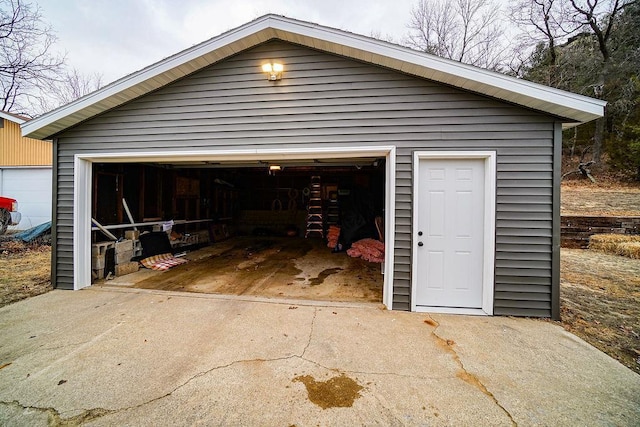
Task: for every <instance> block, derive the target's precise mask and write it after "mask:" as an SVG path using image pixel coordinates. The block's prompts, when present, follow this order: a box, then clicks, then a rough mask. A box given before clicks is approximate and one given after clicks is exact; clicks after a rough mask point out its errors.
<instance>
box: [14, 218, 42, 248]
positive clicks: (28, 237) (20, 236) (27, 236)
mask: <svg viewBox="0 0 640 427" xmlns="http://www.w3.org/2000/svg"><path fill="white" fill-rule="evenodd" d="M49 230H51V221H49V222H45V223H44V224H40V225H36V226H35V227H33V228H30V229H28V230H24V231H21V232H20V233H16V234H14V235H13V238H14V239H16V240H22V241H23V242H25V243H29V242H31V241H33V240H35V239H37V238H38V237H40V236H42V235H44V234H47V233H49V232H50V231H49Z"/></svg>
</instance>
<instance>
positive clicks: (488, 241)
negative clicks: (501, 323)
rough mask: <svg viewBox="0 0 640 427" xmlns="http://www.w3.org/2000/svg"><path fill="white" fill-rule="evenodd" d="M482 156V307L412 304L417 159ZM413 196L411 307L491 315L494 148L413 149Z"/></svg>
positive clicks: (415, 290) (492, 291)
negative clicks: (471, 149)
mask: <svg viewBox="0 0 640 427" xmlns="http://www.w3.org/2000/svg"><path fill="white" fill-rule="evenodd" d="M438 159H442V160H445V159H446V160H463V159H483V160H484V244H483V251H484V253H483V258H484V259H483V263H482V265H483V272H482V308H481V309H468V308H452V307H436V306H423V305H420V306H418V305H417V304H416V293H417V286H418V283H416V278H417V274H416V273H417V271H418V256H417V254H418V252H417V251H418V239H417V238H416V236H415V235H414V233H415V232H416V230H417V227H418V216H419V214H420V213H419V212H418V197H419V194H420V182H419V179H418V177H419V168H420V160H438ZM412 178H413V197H412V211H413V215H412V223H411V230H412V231H411V311H420V312H432V313H451V314H475V315H485V316H491V315H493V304H494V281H495V241H496V237H495V236H496V152H495V151H415V152H414V153H413V175H412Z"/></svg>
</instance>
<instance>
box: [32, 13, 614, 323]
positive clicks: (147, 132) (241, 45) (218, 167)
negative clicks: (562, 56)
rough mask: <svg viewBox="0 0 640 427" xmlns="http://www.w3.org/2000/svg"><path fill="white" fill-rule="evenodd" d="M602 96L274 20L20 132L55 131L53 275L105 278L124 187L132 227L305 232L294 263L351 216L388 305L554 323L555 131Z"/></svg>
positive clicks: (282, 236)
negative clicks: (372, 246) (373, 246)
mask: <svg viewBox="0 0 640 427" xmlns="http://www.w3.org/2000/svg"><path fill="white" fill-rule="evenodd" d="M603 109H604V103H603V102H602V101H599V100H595V99H591V98H586V97H583V96H579V95H576V94H572V93H567V92H563V91H560V90H556V89H552V88H548V87H544V86H540V85H536V84H533V83H530V82H526V81H522V80H518V79H514V78H510V77H507V76H504V75H502V74H498V73H493V72H489V71H486V70H482V69H478V68H475V67H472V66H467V65H464V64H460V63H457V62H453V61H449V60H445V59H442V58H438V57H435V56H432V55H428V54H425V53H422V52H416V51H413V50H410V49H407V48H403V47H400V46H397V45H393V44H390V43H386V42H383V41H379V40H375V39H371V38H368V37H364V36H359V35H355V34H351V33H347V32H343V31H340V30H336V29H332V28H327V27H322V26H319V25H315V24H311V23H307V22H301V21H296V20H292V19H288V18H284V17H280V16H274V15H267V16H264V17H262V18H259V19H257V20H255V21H252V22H250V23H248V24H246V25H244V26H242V27H239V28H236V29H234V30H231V31H229V32H227V33H224V34H222V35H220V36H218V37H215V38H213V39H211V40H209V41H206V42H204V43H202V44H200V45H197V46H194V47H192V48H190V49H187V50H185V51H183V52H180V53H178V54H176V55H174V56H172V57H169V58H167V59H165V60H163V61H161V62H159V63H156V64H154V65H151V66H149V67H148V68H145V69H143V70H141V71H139V72H137V73H134V74H131V75H129V76H126V77H124V78H122V79H120V80H118V81H116V82H114V83H112V84H110V85H108V86H106V87H105V88H103V89H100V90H98V91H96V92H94V93H92V94H90V95H88V96H86V97H84V98H81V99H79V100H77V101H75V102H73V103H71V104H68V105H66V106H63V107H61V108H59V109H57V110H54V111H52V112H50V113H48V114H46V115H44V116H42V117H39V118H37V119H35V120H32V121H30V122H28V123H26V124H24V125H23V134H24V135H25V136H29V137H32V138H39V139H53V144H54V145H53V146H54V166H53V170H54V189H55V190H54V195H53V198H54V203H53V204H54V220H53V222H54V226H53V232H54V236H53V238H54V242H55V245H54V246H55V248H54V252H53V273H52V274H53V281H54V283H55V286H56V287H58V288H62V289H81V288H84V287H86V286H90V285H91V284H92V275H91V255H92V254H91V250H92V243H93V244H95V243H96V242H97V241H99V240H100V239H102V238H103V236H102V234H101V233H100V232H98V231H96V230H95V229H92V228H95V227H92V222H93V225H96V224H95V221H97V222H98V223H100V224H101V225H103V226H105V227H107V228H109V227H111V228H110V230H111V232H112V233H114V234H115V237H120V235H121V234H122V233H123V230H124V229H125V228H126V223H127V222H128V219H127V218H128V215H127V214H126V208H125V206H124V203H123V201H122V200H123V199H124V200H127V202H126V205H127V207H128V208H129V211H130V212H131V214H132V217H133V218H135V221H136V222H138V221H140V222H142V223H144V224H145V225H151V223H154V224H155V225H156V226H159V225H160V224H163V223H164V222H166V221H167V220H174V223H173V226H174V227H175V229H176V230H177V231H179V233H180V235H181V236H182V238H184V237H185V236H187V237H189V236H191V235H202V233H205V234H206V233H208V234H209V237H210V241H212V242H213V243H212V244H211V246H210V247H212V248H214V247H216V246H218V245H221V244H222V242H227V243H225V244H228V245H231V247H233V244H230V243H228V242H233V241H234V239H238V238H243V237H244V238H257V237H268V238H269V239H268V240H269V241H271V242H276V245H280V246H278V247H279V248H280V247H281V248H284V247H285V246H287V245H289V246H291V245H293V246H296V245H298V246H296V247H297V248H298V250H299V253H300V257H302V256H303V255H304V253H307V252H309V251H313V250H319V249H318V248H320V247H321V246H322V247H324V248H326V250H327V251H329V252H330V251H331V250H332V249H336V248H335V247H333V248H328V247H327V245H326V240H327V238H328V237H330V234H331V233H332V232H335V230H336V229H335V228H333V229H332V228H331V227H332V226H334V227H339V228H341V231H340V241H343V240H346V239H347V238H346V236H347V235H348V234H349V233H347V232H346V231H345V230H351V232H350V233H351V235H350V236H349V239H348V240H349V241H348V242H347V243H348V244H351V243H352V241H355V240H356V238H360V237H368V238H371V239H373V240H375V241H379V242H384V246H385V247H384V256H383V258H382V259H379V260H378V261H383V262H381V263H373V265H374V266H375V268H369V269H367V272H366V274H365V275H364V276H363V274H361V273H356V274H353V275H352V276H351V279H345V280H346V281H345V283H343V284H342V285H344V286H345V287H348V286H350V283H351V282H350V280H352V281H354V283H355V281H356V279H357V277H358V276H359V277H361V278H362V277H367V278H368V279H367V281H369V282H370V283H376V285H375V286H379V289H378V290H377V291H376V292H378V293H377V294H375V295H378V297H376V298H379V302H381V303H383V304H384V305H385V306H386V307H387V308H389V309H394V310H414V311H433V312H448V313H466V314H485V315H494V314H495V315H517V316H540V317H553V318H558V317H559V256H560V255H559V240H560V239H559V237H560V236H559V224H560V223H559V221H560V216H559V208H560V206H559V205H560V203H559V202H560V187H559V185H560V157H561V143H562V136H561V131H562V128H563V125H564V126H567V127H568V126H575V125H578V124H580V123H584V122H587V121H590V120H593V119H596V118H598V117H600V116H601V115H602V114H603ZM332 204H337V208H335V209H334V210H333V211H332V210H331V209H332V206H334V205H332ZM334 207H335V206H334ZM316 209H317V210H316ZM315 213H320V216H319V217H315V216H314V214H315ZM92 218H93V219H94V220H95V221H92ZM102 223H104V224H102ZM123 224H124V225H123ZM353 224H357V225H358V226H357V227H356V226H354V225H353ZM119 227H120V228H119ZM141 227H143V226H141ZM316 227H317V228H316ZM129 229H130V226H129ZM314 229H316V230H317V231H314ZM332 230H333V231H332ZM353 230H358V232H357V233H356V231H353ZM287 239H294V240H287ZM283 242H284V243H283ZM290 242H298V243H295V244H294V243H290ZM305 242H306V243H305ZM309 242H313V243H309ZM305 245H306V246H305ZM330 246H331V244H330ZM301 247H307V249H304V250H301V249H300V248H301ZM205 249H206V248H205ZM339 249H341V248H338V252H340V250H339ZM278 250H280V249H278ZM305 251H307V252H305ZM218 255H219V254H218ZM335 255H336V256H337V257H341V256H346V255H345V254H344V253H337V254H335ZM214 258H215V257H212V258H207V259H209V261H210V262H211V263H212V264H215V262H219V258H215V259H214ZM290 258H292V259H293V258H296V256H292V257H290ZM335 260H336V261H335V262H337V263H338V262H342V263H344V262H345V261H344V258H335ZM338 260H341V261H338ZM209 261H207V262H209ZM327 262H329V263H330V262H332V261H327ZM364 262H366V260H365V261H364ZM203 263H204V261H203ZM303 264H304V263H303ZM307 264H308V265H307V267H305V266H304V265H302V264H300V263H299V264H297V267H296V269H297V270H296V273H295V274H294V276H295V275H296V274H297V276H296V277H295V278H294V279H291V280H289V279H286V278H282V280H283V281H288V282H287V283H285V284H283V285H282V288H283V289H284V290H283V291H282V292H278V295H282V296H284V297H287V296H296V294H295V292H292V293H291V294H288V293H287V291H286V287H287V286H288V287H289V288H291V289H293V288H294V287H295V279H296V278H297V279H300V277H302V278H303V279H304V280H307V282H308V281H309V280H310V279H309V278H310V277H311V276H312V275H306V276H305V275H304V274H305V273H304V270H305V268H310V269H312V268H313V265H311V264H312V263H311V264H309V263H307ZM187 265H189V264H187ZM191 265H193V266H195V265H196V263H195V262H194V263H192V264H191ZM341 265H343V266H344V265H346V264H341ZM187 268H189V267H187V266H178V267H176V268H175V269H174V270H172V271H179V269H187ZM256 268H257V267H256ZM336 268H337V267H336ZM340 268H341V269H342V268H343V267H340ZM349 268H351V267H349ZM349 268H346V267H345V269H346V270H348V269H349ZM276 270H277V271H278V272H277V273H273V274H271V273H270V274H269V277H271V279H273V278H274V277H280V276H277V275H278V274H280V273H281V272H282V268H279V269H276ZM328 270H331V269H330V268H329V269H328ZM164 274H166V273H162V274H161V275H160V276H159V277H160V278H159V279H158V280H160V281H162V280H164V279H161V278H162V277H169V276H162V275H164ZM203 274H204V273H203ZM213 274H214V275H215V273H213ZM327 274H328V273H327ZM375 274H377V277H373V276H374V275H375ZM218 275H221V273H220V271H218ZM301 275H302V276H301ZM208 277H212V276H208ZM192 279H193V280H197V279H198V277H196V276H193V277H192ZM266 280H267V277H266V276H265V281H266ZM307 282H305V283H307ZM289 283H292V284H291V285H289ZM375 286H373V287H375ZM308 288H309V289H310V288H311V287H310V286H309V287H308ZM316 288H317V287H316ZM315 290H316V289H314V291H315ZM327 298H329V299H331V296H330V295H329V296H328V297H327Z"/></svg>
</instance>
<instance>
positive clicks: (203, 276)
mask: <svg viewBox="0 0 640 427" xmlns="http://www.w3.org/2000/svg"><path fill="white" fill-rule="evenodd" d="M388 162H389V159H388V157H387V156H380V155H368V156H360V157H346V158H345V157H334V158H327V157H322V158H303V159H287V158H282V159H274V158H271V159H267V160H263V159H250V160H249V159H234V160H228V159H223V160H192V159H179V158H173V159H166V160H162V161H158V159H154V161H135V162H134V161H127V162H123V161H118V162H116V161H99V160H96V161H92V162H89V163H90V165H87V168H86V170H87V171H89V168H90V175H91V189H90V195H91V196H90V211H91V218H92V221H91V222H92V228H91V233H90V240H91V284H93V285H109V286H125V287H134V288H143V289H156V290H169V291H185V292H199V293H210V294H219V295H241V296H247V297H266V298H284V299H294V300H295V299H300V300H319V301H336V302H339V301H342V302H374V303H381V302H383V301H384V297H383V295H384V293H385V292H384V289H385V277H384V274H383V273H384V272H385V268H384V264H385V259H386V258H385V244H384V241H385V234H386V233H385V225H387V226H388V224H386V223H387V222H388V219H387V212H386V211H387V210H388V205H389V203H390V201H389V199H388V197H387V196H388V194H387V193H388V187H387V184H388V182H387V180H388V177H387V175H388V173H389V169H390V168H389V167H388ZM85 204H86V203H85ZM131 222H133V223H134V224H135V229H137V231H136V230H134V225H132V224H131ZM101 228H103V229H104V230H101ZM105 231H106V232H105ZM109 234H112V235H113V236H111V237H109V236H108V235H109ZM138 234H141V236H138ZM164 236H166V239H165V238H164ZM114 238H116V239H118V240H119V242H116V243H111V242H113V240H114ZM158 239H160V241H158ZM163 240H164V241H163ZM167 251H168V252H169V253H170V254H171V255H173V256H174V257H176V256H177V258H178V260H187V261H188V262H186V263H181V264H179V265H177V266H175V267H172V268H170V269H168V270H166V271H160V270H161V269H162V268H163V263H162V261H163V259H162V257H159V256H160V255H163V254H164V253H167ZM152 256H153V257H156V258H161V259H159V260H158V261H157V262H158V265H154V264H149V262H147V260H148V259H149V257H152ZM173 259H174V258H171V259H170V261H169V262H168V264H171V263H172V262H173V261H172V260H173ZM141 261H142V262H141ZM154 261H155V260H154ZM177 262H180V261H176V263H177ZM144 265H146V266H147V267H149V266H151V267H152V268H154V267H158V268H159V269H160V270H154V269H150V268H145V267H143V266H144ZM138 268H140V269H139V270H138Z"/></svg>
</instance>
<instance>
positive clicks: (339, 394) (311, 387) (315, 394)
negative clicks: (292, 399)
mask: <svg viewBox="0 0 640 427" xmlns="http://www.w3.org/2000/svg"><path fill="white" fill-rule="evenodd" d="M293 382H301V383H303V384H304V385H305V387H306V388H307V394H308V395H309V400H310V401H311V402H313V403H315V404H316V405H318V406H319V407H321V408H322V409H327V408H350V407H352V406H353V402H355V400H356V399H357V398H358V397H360V390H362V389H363V387H362V386H361V385H360V384H358V383H357V382H356V381H355V380H353V379H351V378H349V377H347V376H346V375H345V374H342V375H340V376H338V377H333V378H330V379H328V380H327V381H316V379H315V378H313V377H312V376H311V375H301V376H297V377H295V378H294V379H293Z"/></svg>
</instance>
